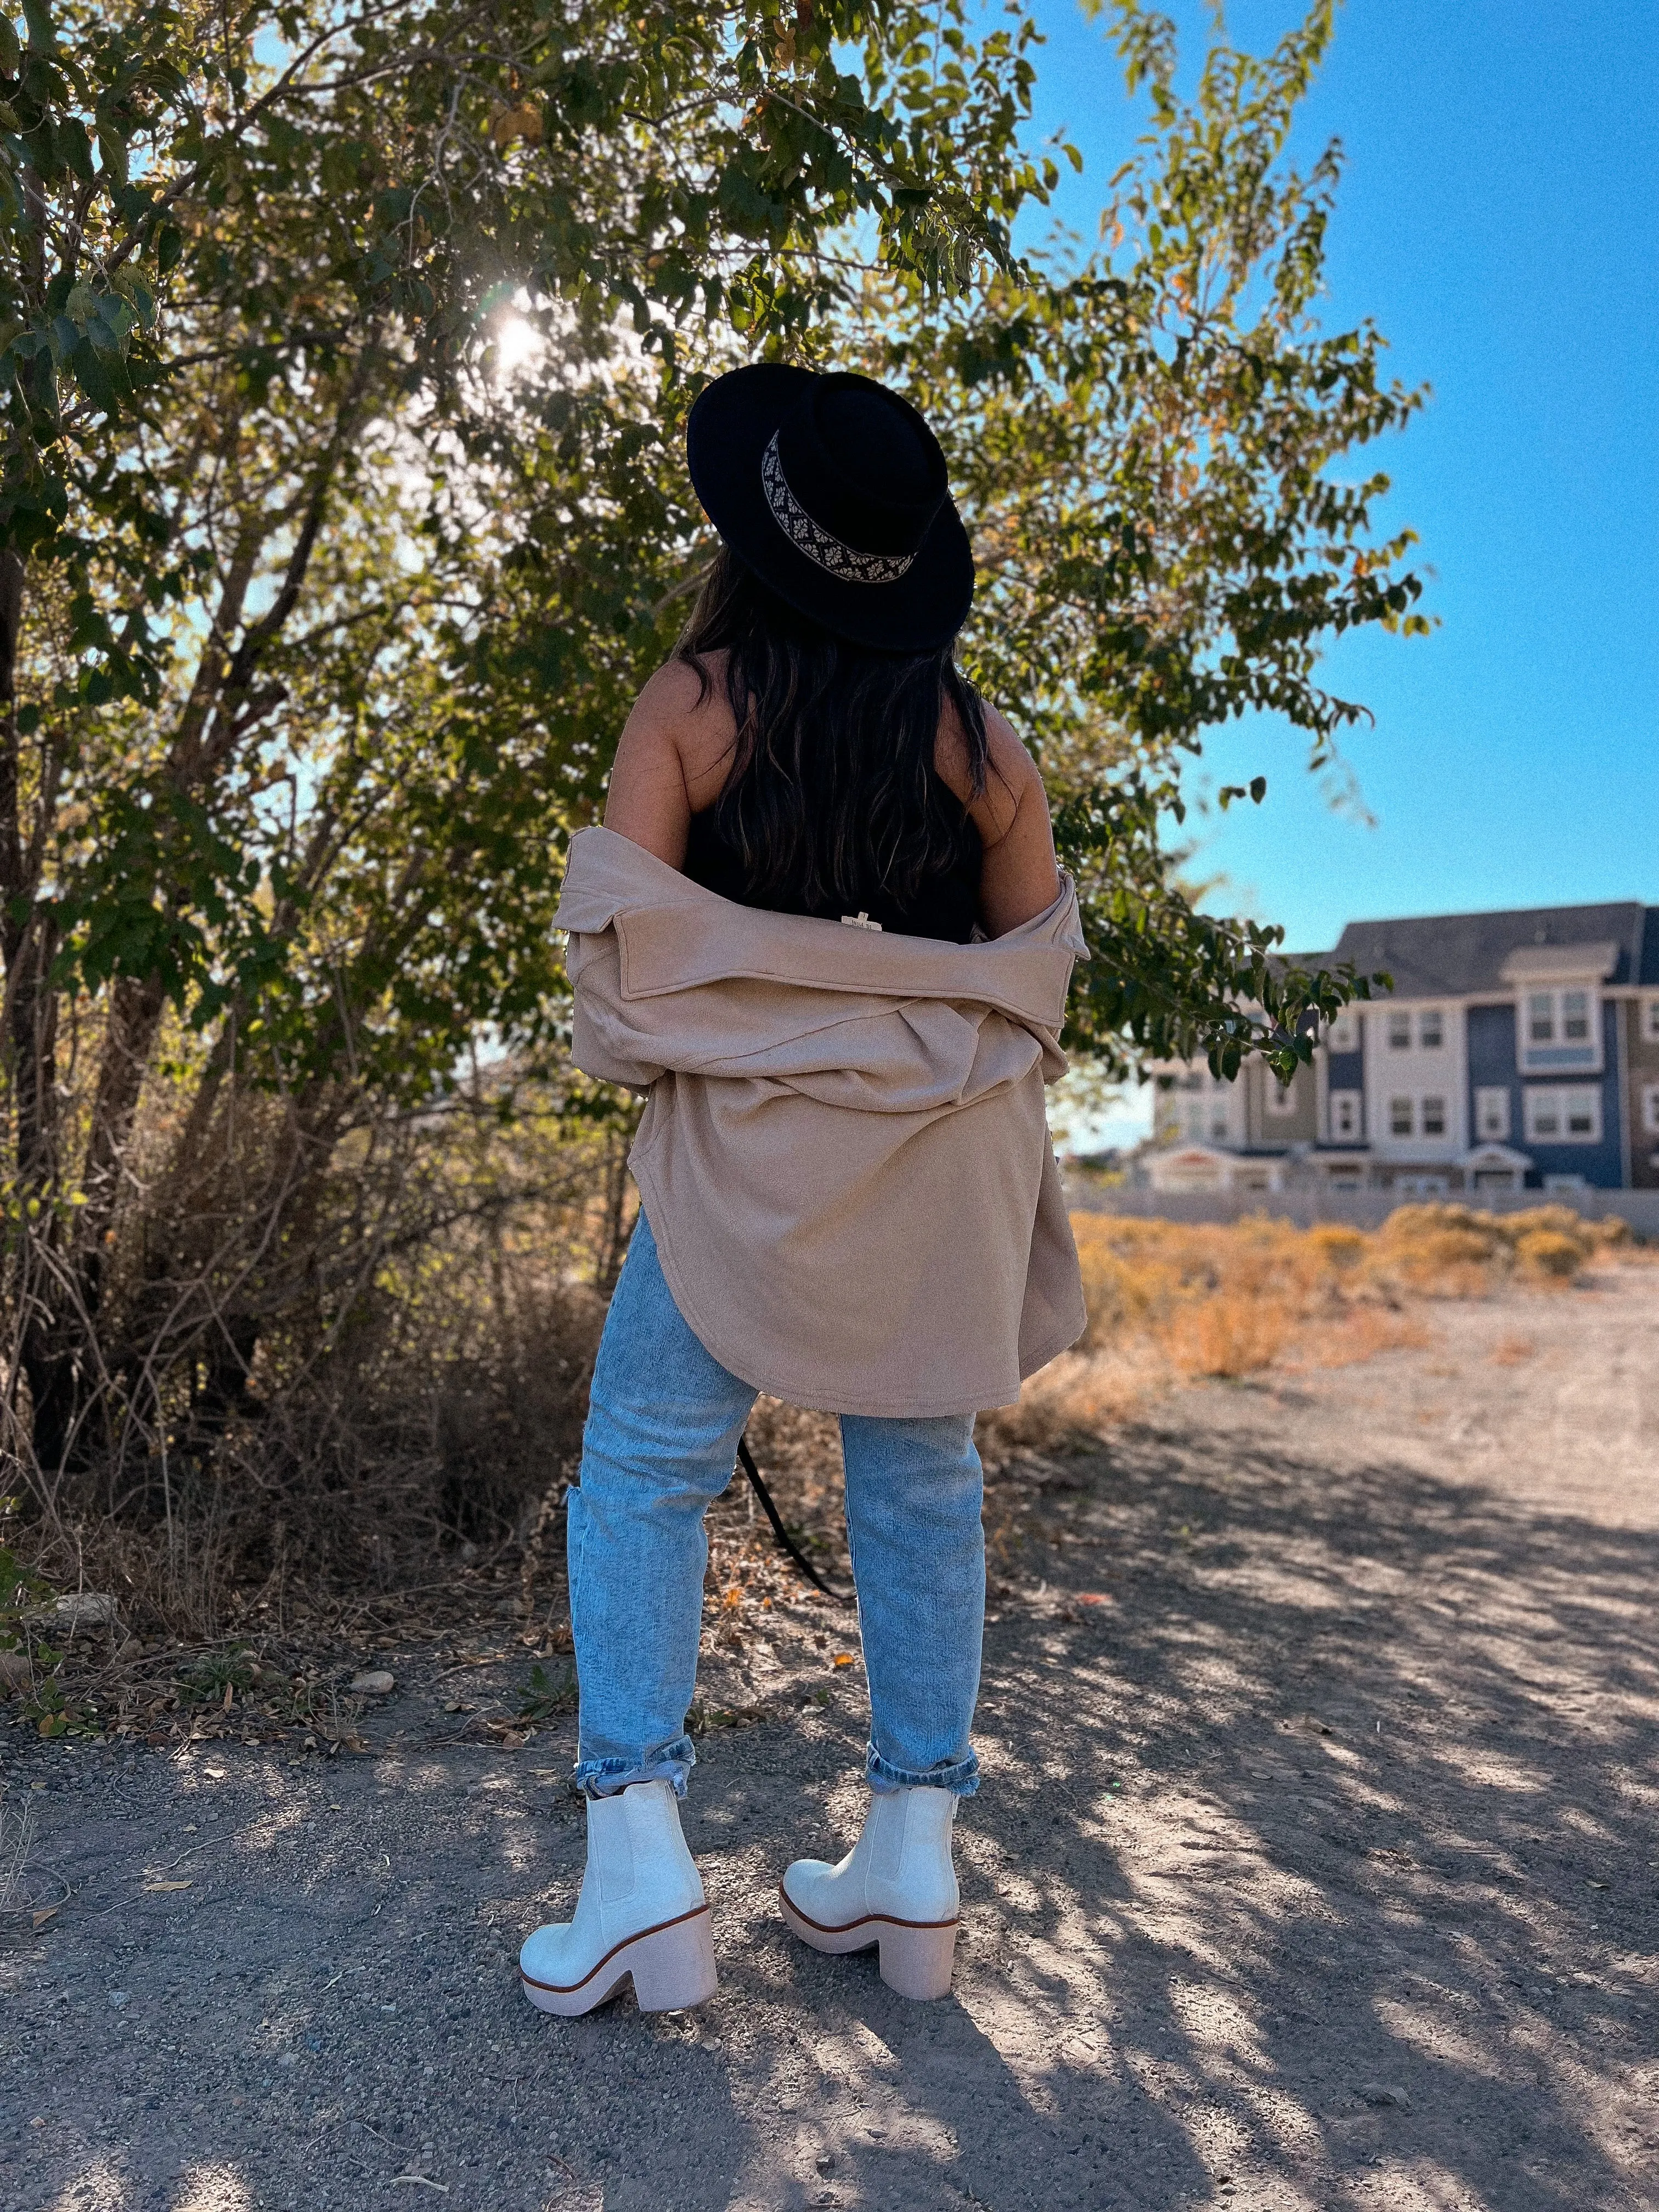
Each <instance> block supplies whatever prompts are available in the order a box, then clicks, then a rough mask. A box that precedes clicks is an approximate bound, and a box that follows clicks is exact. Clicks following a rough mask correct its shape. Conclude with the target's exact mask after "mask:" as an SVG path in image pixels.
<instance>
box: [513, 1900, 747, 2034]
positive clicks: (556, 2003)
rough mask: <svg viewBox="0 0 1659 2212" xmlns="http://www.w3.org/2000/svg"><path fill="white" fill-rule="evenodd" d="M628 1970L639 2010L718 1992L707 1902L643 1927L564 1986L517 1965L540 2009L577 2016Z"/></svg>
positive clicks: (680, 2005)
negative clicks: (652, 1925) (580, 1975)
mask: <svg viewBox="0 0 1659 2212" xmlns="http://www.w3.org/2000/svg"><path fill="white" fill-rule="evenodd" d="M630 1976H631V1977H632V1979H633V1983H634V1998H635V2003H637V2005H638V2006H639V2008H640V2010H641V2012H685V2011H688V2010H689V2009H690V2008H691V2006H693V2005H700V2004H707V2003H708V2000H709V1998H710V1997H712V1996H714V1930H713V1928H712V1926H711V1924H710V1922H709V1917H708V1906H707V1905H694V1906H693V1907H692V1909H691V1911H690V1912H682V1913H681V1914H680V1915H679V1916H678V1918H676V1919H673V1920H664V1921H661V1922H659V1923H658V1925H657V1926H656V1927H654V1928H642V1929H641V1930H640V1932H639V1934H638V1935H637V1936H629V1937H628V1938H627V1939H626V1941H625V1942H621V1943H618V1944H616V1945H615V1946H614V1947H613V1948H611V1950H609V1951H607V1952H606V1953H605V1956H604V1958H602V1959H601V1960H599V1964H598V1965H597V1966H594V1967H592V1969H591V1970H590V1971H589V1972H587V1973H586V1974H584V1975H583V1976H582V1978H581V1979H580V1981H579V1982H572V1983H570V1984H568V1986H561V1984H558V1983H556V1982H543V1981H538V1980H537V1978H536V1977H535V1976H534V1975H533V1974H527V1973H526V1972H525V1970H524V1968H523V1967H522V1966H520V1969H519V1979H520V1982H521V1983H522V1984H523V1985H524V1993H525V1995H526V1996H527V1997H528V1998H529V2000H530V2002H531V2003H532V2004H533V2005H534V2006H535V2008H536V2009H537V2011H538V2012H550V2013H556V2014H557V2015H559V2017H560V2018H561V2019H562V2020H574V2019H575V2018H576V2017H577V2015H579V2014H581V2013H585V2012H592V2010H593V2008H594V2007H595V2006H596V2005H602V2004H603V2003H604V2002H605V1999H606V1998H607V1997H610V1996H615V1995H616V1993H617V1990H619V1989H620V1988H621V1987H622V1985H623V1983H624V1982H625V1981H627V1980H628V1979H629V1978H630Z"/></svg>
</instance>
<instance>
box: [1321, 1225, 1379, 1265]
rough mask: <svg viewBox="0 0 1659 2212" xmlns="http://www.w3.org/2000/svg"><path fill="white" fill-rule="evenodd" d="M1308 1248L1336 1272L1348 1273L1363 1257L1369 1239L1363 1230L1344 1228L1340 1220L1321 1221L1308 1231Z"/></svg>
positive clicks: (1367, 1247) (1368, 1244)
mask: <svg viewBox="0 0 1659 2212" xmlns="http://www.w3.org/2000/svg"><path fill="white" fill-rule="evenodd" d="M1308 1243H1309V1247H1310V1249H1311V1250H1312V1251H1314V1252H1316V1254H1317V1255H1318V1256H1319V1257H1320V1259H1322V1261H1324V1263H1325V1265H1326V1266H1327V1267H1330V1268H1333V1269H1334V1271H1335V1272H1336V1273H1338V1274H1343V1275H1346V1274H1349V1273H1352V1270H1353V1269H1354V1268H1356V1267H1358V1265H1359V1263H1360V1261H1362V1260H1363V1259H1364V1256H1365V1254H1366V1252H1367V1250H1368V1249H1370V1238H1369V1237H1367V1236H1366V1235H1365V1234H1364V1231H1363V1230H1358V1229H1348V1228H1345V1227H1344V1225H1342V1224H1341V1223H1340V1221H1322V1222H1321V1223H1319V1225H1317V1227H1316V1228H1313V1229H1310V1231H1308Z"/></svg>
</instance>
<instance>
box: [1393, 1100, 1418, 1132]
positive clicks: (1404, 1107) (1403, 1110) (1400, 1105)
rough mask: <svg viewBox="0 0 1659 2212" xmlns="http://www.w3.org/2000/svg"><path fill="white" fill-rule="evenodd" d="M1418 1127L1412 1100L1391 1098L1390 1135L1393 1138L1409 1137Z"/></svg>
mask: <svg viewBox="0 0 1659 2212" xmlns="http://www.w3.org/2000/svg"><path fill="white" fill-rule="evenodd" d="M1416 1126H1417V1121H1416V1116H1415V1115H1414V1114H1413V1111H1412V1102H1411V1100H1410V1099H1409V1098H1390V1099H1389V1135H1390V1136H1391V1137H1409V1136H1410V1135H1411V1133H1412V1132H1413V1129H1414V1128H1415V1127H1416Z"/></svg>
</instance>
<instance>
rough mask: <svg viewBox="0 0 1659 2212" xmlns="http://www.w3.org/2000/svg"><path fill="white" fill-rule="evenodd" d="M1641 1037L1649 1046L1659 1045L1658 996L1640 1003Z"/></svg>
mask: <svg viewBox="0 0 1659 2212" xmlns="http://www.w3.org/2000/svg"><path fill="white" fill-rule="evenodd" d="M1642 1035H1643V1036H1644V1037H1645V1038H1646V1039H1647V1041H1648V1042H1649V1043H1650V1044H1659V994H1656V995H1655V996H1654V997H1653V998H1650V999H1644V1000H1643V1001H1642Z"/></svg>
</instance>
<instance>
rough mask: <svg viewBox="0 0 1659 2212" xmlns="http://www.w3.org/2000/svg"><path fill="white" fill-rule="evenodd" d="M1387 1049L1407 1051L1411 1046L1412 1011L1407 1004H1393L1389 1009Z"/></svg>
mask: <svg viewBox="0 0 1659 2212" xmlns="http://www.w3.org/2000/svg"><path fill="white" fill-rule="evenodd" d="M1388 1039H1389V1051H1390V1052H1409V1051H1410V1050H1411V1048H1412V1012H1411V1008H1410V1007H1409V1006H1393V1007H1390V1008H1389V1019H1388Z"/></svg>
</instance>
